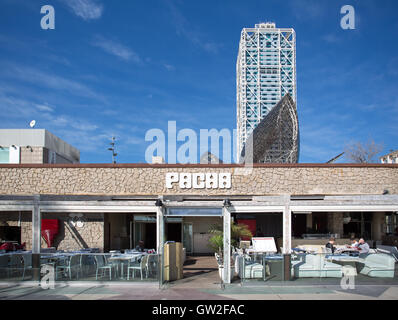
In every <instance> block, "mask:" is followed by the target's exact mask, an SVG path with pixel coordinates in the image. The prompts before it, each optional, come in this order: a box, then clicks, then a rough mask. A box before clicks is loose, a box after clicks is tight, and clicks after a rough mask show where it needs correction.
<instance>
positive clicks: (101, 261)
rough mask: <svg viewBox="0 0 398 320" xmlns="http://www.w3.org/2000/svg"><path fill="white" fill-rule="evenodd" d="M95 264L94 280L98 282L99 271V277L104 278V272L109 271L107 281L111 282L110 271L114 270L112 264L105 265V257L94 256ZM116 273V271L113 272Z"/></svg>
mask: <svg viewBox="0 0 398 320" xmlns="http://www.w3.org/2000/svg"><path fill="white" fill-rule="evenodd" d="M95 262H96V265H97V271H96V273H95V279H96V280H98V272H99V271H101V277H103V276H104V271H106V270H108V271H109V280H112V270H113V269H115V265H114V264H107V262H106V258H105V255H103V254H101V255H96V256H95ZM115 271H116V270H115Z"/></svg>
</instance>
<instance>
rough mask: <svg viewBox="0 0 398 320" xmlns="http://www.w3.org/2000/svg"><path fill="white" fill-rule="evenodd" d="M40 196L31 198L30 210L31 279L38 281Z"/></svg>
mask: <svg viewBox="0 0 398 320" xmlns="http://www.w3.org/2000/svg"><path fill="white" fill-rule="evenodd" d="M39 202H40V196H39V195H36V196H34V198H33V210H32V269H33V270H32V271H33V280H36V281H40V247H41V213H40V205H39Z"/></svg>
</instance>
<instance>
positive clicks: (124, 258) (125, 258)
mask: <svg viewBox="0 0 398 320" xmlns="http://www.w3.org/2000/svg"><path fill="white" fill-rule="evenodd" d="M144 255H147V253H146V252H137V253H127V254H117V255H113V256H112V257H110V258H108V260H110V261H120V263H121V269H122V272H121V274H120V278H121V279H124V264H125V263H126V262H127V263H128V262H129V261H132V262H134V261H136V260H138V259H139V258H140V257H142V256H144Z"/></svg>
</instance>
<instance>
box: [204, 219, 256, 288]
mask: <svg viewBox="0 0 398 320" xmlns="http://www.w3.org/2000/svg"><path fill="white" fill-rule="evenodd" d="M208 232H209V233H210V234H211V235H212V236H211V237H210V238H209V247H210V248H212V249H213V250H214V252H215V253H216V258H217V263H218V271H219V275H220V278H222V275H223V270H224V264H223V261H224V232H223V225H222V224H214V225H212V226H211V227H210V229H209V231H208ZM252 236H253V234H252V233H251V231H250V230H249V227H248V226H247V225H246V224H239V223H237V224H235V223H233V222H232V221H231V246H233V247H237V246H238V244H239V241H240V239H241V238H243V237H250V238H251V237H252ZM233 276H234V272H233V268H231V280H232V278H233Z"/></svg>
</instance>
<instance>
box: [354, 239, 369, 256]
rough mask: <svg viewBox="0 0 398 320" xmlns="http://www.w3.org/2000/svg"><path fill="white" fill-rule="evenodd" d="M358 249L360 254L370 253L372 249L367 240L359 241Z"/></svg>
mask: <svg viewBox="0 0 398 320" xmlns="http://www.w3.org/2000/svg"><path fill="white" fill-rule="evenodd" d="M357 248H358V251H359V253H368V252H369V249H370V247H369V245H368V244H367V243H366V242H365V239H363V238H361V239H359V242H358V246H357Z"/></svg>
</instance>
